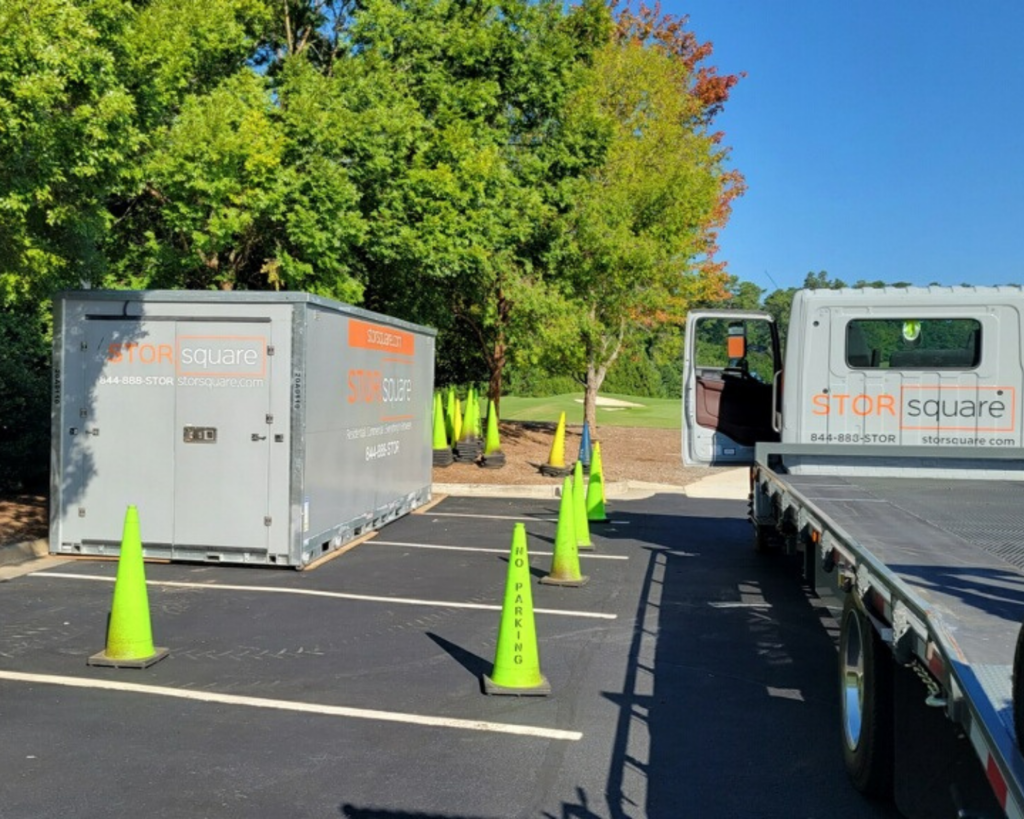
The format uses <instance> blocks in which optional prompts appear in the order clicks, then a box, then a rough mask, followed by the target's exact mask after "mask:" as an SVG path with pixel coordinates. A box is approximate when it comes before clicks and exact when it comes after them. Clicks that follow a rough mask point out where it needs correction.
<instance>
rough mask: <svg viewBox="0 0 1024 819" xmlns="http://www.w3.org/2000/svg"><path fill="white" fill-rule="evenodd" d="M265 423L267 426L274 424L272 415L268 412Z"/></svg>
mask: <svg viewBox="0 0 1024 819" xmlns="http://www.w3.org/2000/svg"><path fill="white" fill-rule="evenodd" d="M267 423H268V424H272V423H274V415H273V413H270V412H268V413H267Z"/></svg>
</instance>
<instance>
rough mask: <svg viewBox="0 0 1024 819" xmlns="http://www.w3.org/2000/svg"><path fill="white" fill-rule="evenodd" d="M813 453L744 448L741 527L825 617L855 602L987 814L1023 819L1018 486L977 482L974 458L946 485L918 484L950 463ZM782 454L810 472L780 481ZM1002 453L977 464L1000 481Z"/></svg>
mask: <svg viewBox="0 0 1024 819" xmlns="http://www.w3.org/2000/svg"><path fill="white" fill-rule="evenodd" d="M821 452H822V450H821V448H820V447H813V446H802V445H779V444H774V445H772V444H761V445H758V455H757V460H756V463H755V466H754V468H753V472H752V475H753V481H754V501H753V505H752V520H753V522H754V524H755V526H756V527H758V528H763V527H766V526H767V527H771V528H773V529H775V528H777V529H779V530H780V531H782V532H783V533H786V534H788V535H789V537H788V538H787V540H786V542H787V548H788V549H789V550H790V551H795V552H800V553H802V554H803V555H804V575H805V579H806V580H807V581H808V582H809V583H813V585H814V587H815V590H816V591H817V592H818V593H819V594H821V595H822V596H823V597H826V598H832V599H833V601H834V603H835V607H836V608H837V609H838V608H841V606H842V600H843V598H845V597H846V596H847V595H848V594H853V595H855V596H856V597H857V598H859V599H860V600H862V601H863V602H864V606H865V609H866V610H867V611H868V612H869V614H870V615H871V616H873V617H874V618H876V619H875V622H876V625H877V626H878V627H879V633H880V634H881V635H882V639H883V640H884V641H886V643H887V644H888V645H889V646H890V648H891V649H892V652H893V654H894V656H895V658H896V661H897V663H898V664H899V665H903V666H908V667H914V666H915V665H916V666H917V669H918V675H919V676H920V677H921V678H922V680H923V681H925V683H926V685H928V686H930V688H931V694H932V696H931V697H930V698H929V704H930V705H932V706H934V707H940V708H943V709H944V710H945V712H946V715H947V716H948V717H949V718H950V720H951V721H952V722H953V723H955V724H956V725H958V726H959V727H960V728H962V730H963V732H964V734H965V735H966V737H967V738H968V739H969V740H970V742H971V744H972V746H973V747H974V751H975V753H976V755H977V756H978V758H979V760H980V761H981V763H982V769H983V770H984V772H985V775H986V776H987V778H988V780H989V783H990V784H991V785H992V789H993V791H994V793H995V795H996V798H997V800H999V801H1000V808H1001V809H1002V810H1003V811H1004V812H1005V814H1006V815H1007V816H1009V817H1019V816H1024V812H1022V807H1021V806H1022V805H1024V794H1022V793H1021V788H1020V784H1019V783H1021V782H1024V760H1022V756H1021V753H1020V751H1019V750H1018V748H1017V745H1016V742H1015V730H1014V720H1013V693H1012V687H1013V666H1012V664H1011V661H1012V660H1013V657H1014V650H1015V646H1016V643H1017V639H1018V633H1019V631H1020V628H1021V621H1022V620H1024V546H1022V544H1024V475H1022V480H1014V479H1010V478H998V479H991V478H983V477H981V476H980V474H979V473H978V472H977V469H976V467H977V464H978V463H979V461H978V460H977V457H976V455H975V457H973V458H972V459H971V461H970V464H971V467H972V468H971V469H970V470H968V471H967V472H966V473H965V474H971V475H972V477H964V478H957V477H921V476H920V475H921V473H922V471H923V470H926V469H927V467H928V465H929V464H932V465H933V466H934V467H935V468H934V469H933V470H932V472H933V473H935V472H940V471H943V470H945V469H947V467H948V465H949V464H953V465H955V464H956V463H957V462H956V461H955V460H953V461H942V460H940V459H933V460H932V461H929V460H928V459H926V458H919V457H918V458H914V457H911V458H907V453H906V452H904V453H902V454H901V456H893V457H892V458H891V460H888V461H886V460H885V459H884V458H876V459H875V460H874V461H870V460H868V461H864V462H862V463H858V459H857V458H856V457H855V456H851V455H843V456H840V457H835V458H831V459H830V458H829V457H828V456H827V455H822V454H821ZM875 452H876V453H878V454H880V453H885V450H884V449H877V450H875ZM784 453H786V454H788V455H789V456H790V460H791V461H795V462H797V463H799V462H800V461H801V454H803V455H804V456H805V458H808V459H809V460H810V461H811V462H813V464H814V466H813V467H811V471H810V473H803V472H801V471H799V470H800V467H796V470H797V471H795V472H791V471H789V469H788V468H787V466H786V461H785V457H786V456H785V454H784ZM889 454H890V455H891V454H892V453H891V451H890V453H889ZM1009 454H1010V453H1006V452H1004V453H1001V457H1000V458H999V459H998V460H993V461H991V462H989V465H990V466H991V467H993V471H994V472H995V473H996V474H1012V472H1013V466H1014V464H1016V461H1008V460H1007V456H1008V455H1009ZM904 461H906V462H907V463H912V464H913V469H910V468H907V469H906V470H904V469H902V468H901V467H900V466H899V465H900V463H902V462H904ZM868 463H875V464H886V466H883V468H882V471H883V472H886V473H887V474H867V473H868V472H870V470H871V469H872V468H873V467H871V466H865V464H868ZM943 464H946V465H947V466H943ZM948 468H949V471H950V473H951V474H955V472H956V469H955V466H954V467H948ZM858 469H859V470H863V471H865V474H856V471H857V470H858ZM926 474H927V473H926ZM929 677H931V678H932V679H929Z"/></svg>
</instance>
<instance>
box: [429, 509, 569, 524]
mask: <svg viewBox="0 0 1024 819" xmlns="http://www.w3.org/2000/svg"><path fill="white" fill-rule="evenodd" d="M429 514H430V516H431V517H435V518H477V519H479V520H517V521H519V522H520V523H529V522H530V521H531V520H543V521H546V522H548V523H558V518H541V517H534V516H532V515H474V514H471V513H469V512H430V513H429Z"/></svg>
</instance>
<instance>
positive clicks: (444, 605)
mask: <svg viewBox="0 0 1024 819" xmlns="http://www.w3.org/2000/svg"><path fill="white" fill-rule="evenodd" d="M29 577H38V578H44V577H53V578H57V579H59V580H98V581H100V582H103V583H113V582H114V581H115V580H116V579H117V578H114V577H105V576H103V575H98V574H71V573H68V572H36V573H35V574H30V575H29ZM146 585H147V586H172V587H174V588H177V589H204V590H205V589H209V590H212V591H244V592H259V593H262V594H301V595H306V596H308V597H331V598H335V599H337V600H362V601H364V602H368V603H388V604H389V605H401V606H435V607H437V608H439V609H478V610H480V611H501V606H500V605H498V604H491V603H460V602H454V601H449V600H418V599H416V598H412V597H378V596H376V595H371V594H349V593H347V592H331V591H319V590H317V589H274V588H269V587H267V586H236V585H234V584H228V583H184V582H181V581H178V580H147V581H146ZM533 613H534V614H553V615H558V616H562V617H584V618H589V619H591V620H615V619H616V618H617V617H618V615H616V614H605V613H604V612H599V611H571V610H568V609H542V608H534V610H533Z"/></svg>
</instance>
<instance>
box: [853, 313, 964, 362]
mask: <svg viewBox="0 0 1024 819" xmlns="http://www.w3.org/2000/svg"><path fill="white" fill-rule="evenodd" d="M979 361H981V324H980V323H979V322H978V321H976V320H975V319H947V318H935V319H854V320H852V321H850V322H849V323H848V324H847V325H846V364H847V366H849V367H850V368H851V369H855V370H860V369H892V370H922V369H924V370H967V369H972V368H974V367H977V366H978V362H979Z"/></svg>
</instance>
